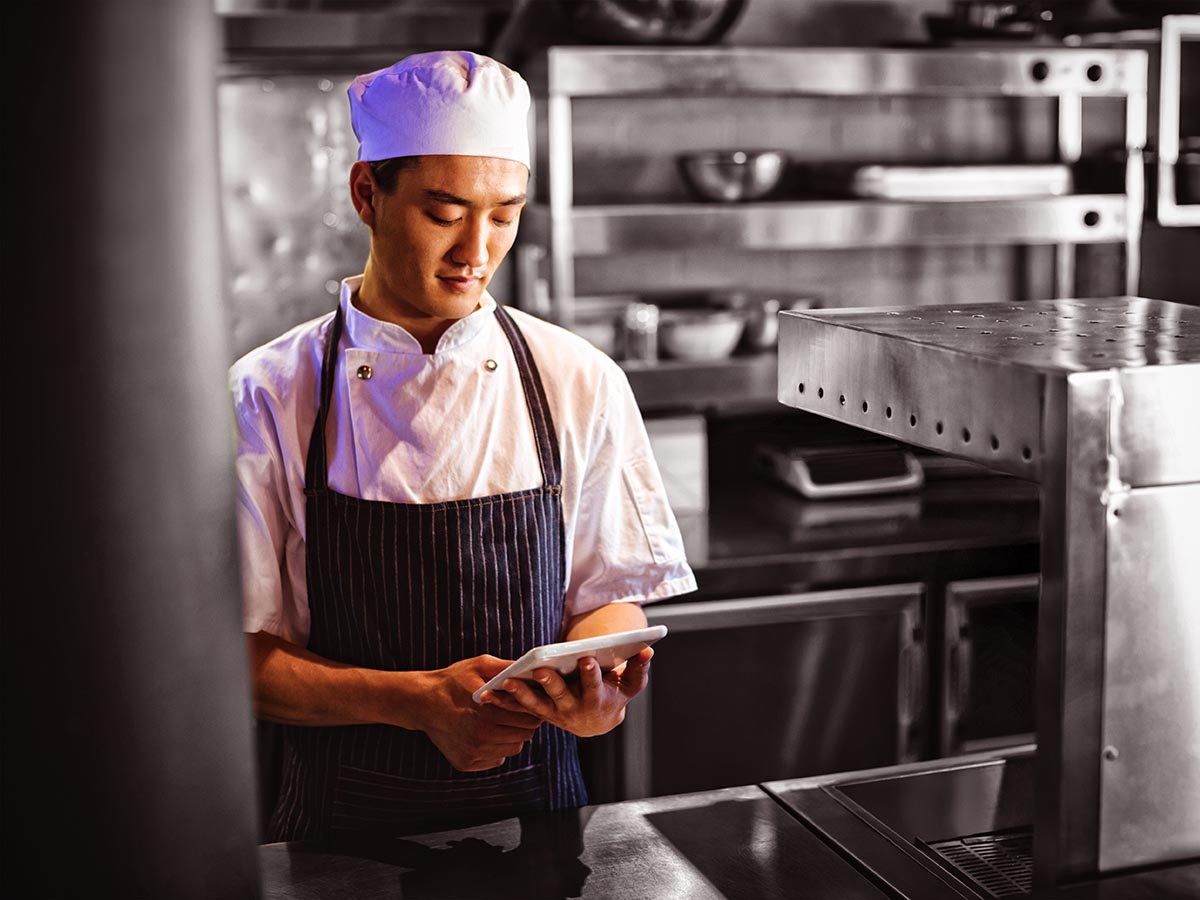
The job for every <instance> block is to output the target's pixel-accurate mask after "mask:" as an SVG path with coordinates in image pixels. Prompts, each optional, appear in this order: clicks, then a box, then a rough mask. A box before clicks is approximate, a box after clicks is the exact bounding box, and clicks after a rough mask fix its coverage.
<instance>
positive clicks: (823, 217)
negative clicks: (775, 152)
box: [526, 47, 1147, 324]
mask: <svg viewBox="0 0 1200 900" xmlns="http://www.w3.org/2000/svg"><path fill="white" fill-rule="evenodd" d="M1146 70H1147V57H1146V53H1145V52H1144V51H1142V50H1127V49H1120V50H1114V49H1091V48H1087V49H1084V48H1021V49H1015V50H1008V49H988V50H961V49H902V50H892V49H888V50H883V49H880V50H875V49H809V48H804V49H800V48H796V49H790V48H789V49H776V48H711V47H706V48H679V49H676V48H653V49H647V48H626V47H554V48H551V49H550V50H549V51H548V52H547V59H546V72H545V76H544V82H545V83H544V92H543V93H542V96H541V97H540V100H541V101H542V102H545V104H546V111H545V119H546V129H547V142H548V169H549V172H548V183H549V202H548V204H546V205H544V206H535V207H534V208H533V209H531V210H530V211H529V212H528V213H527V216H528V218H527V220H526V228H527V229H528V230H529V232H531V236H532V237H533V238H534V240H536V241H537V242H539V243H540V244H542V245H543V246H545V247H547V248H548V250H549V254H550V298H551V306H552V308H551V310H549V312H551V314H552V315H553V316H554V317H555V318H556V319H558V320H559V321H562V322H564V323H567V324H570V322H571V320H572V314H573V309H572V305H573V304H572V301H573V298H574V296H575V260H576V259H577V258H580V257H587V256H602V255H605V254H608V253H613V252H617V251H625V250H634V249H646V248H649V247H657V248H663V249H678V248H684V247H694V246H698V245H703V244H706V243H707V244H714V245H721V246H726V247H729V246H732V247H740V248H745V249H747V250H804V249H819V248H842V247H844V248H851V247H899V246H930V245H939V246H949V245H963V244H1026V245H1029V244H1042V245H1052V246H1054V247H1056V253H1055V285H1056V291H1057V292H1058V293H1059V294H1060V295H1062V296H1067V295H1069V294H1071V293H1072V287H1073V285H1074V274H1075V273H1074V263H1075V256H1074V248H1075V245H1076V244H1081V243H1104V242H1108V243H1122V244H1124V248H1125V284H1126V289H1127V290H1128V291H1129V292H1130V293H1134V292H1135V291H1136V286H1137V276H1138V239H1139V234H1140V231H1141V224H1142V213H1143V206H1144V185H1143V170H1142V148H1143V146H1144V144H1145V136H1146V83H1147V71H1146ZM746 95H775V96H786V95H797V96H799V95H805V96H826V97H838V96H845V97H853V96H864V95H866V96H879V97H900V96H979V97H1030V98H1034V97H1052V98H1056V100H1057V142H1058V154H1057V155H1058V158H1059V161H1060V162H1063V163H1073V162H1077V161H1079V159H1080V157H1081V155H1082V143H1083V140H1082V102H1083V99H1084V98H1085V97H1120V98H1124V99H1125V101H1126V103H1125V149H1126V151H1127V152H1126V166H1125V191H1124V193H1120V194H1089V195H1082V194H1076V195H1070V196H1064V197H1046V198H1036V199H1025V200H1003V201H971V202H943V203H929V202H896V201H873V200H845V201H813V202H777V203H755V204H738V205H723V204H704V203H686V204H685V203H672V204H646V205H636V204H628V205H625V204H621V205H604V206H576V205H575V203H574V189H573V178H574V159H573V150H572V147H573V144H572V124H573V114H574V109H573V102H574V101H575V100H577V99H580V98H587V97H650V96H693V97H694V96H746Z"/></svg>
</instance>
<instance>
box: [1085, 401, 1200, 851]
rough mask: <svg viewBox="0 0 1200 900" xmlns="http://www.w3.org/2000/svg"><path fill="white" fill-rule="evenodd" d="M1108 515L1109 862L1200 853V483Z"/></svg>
mask: <svg viewBox="0 0 1200 900" xmlns="http://www.w3.org/2000/svg"><path fill="white" fill-rule="evenodd" d="M1192 397H1193V399H1194V398H1195V394H1193V395H1192ZM1107 522H1108V541H1107V546H1108V594H1107V604H1106V606H1105V620H1106V621H1105V659H1104V665H1105V691H1104V709H1103V717H1104V718H1103V741H1102V743H1103V745H1104V746H1103V750H1102V751H1101V756H1102V760H1103V761H1102V762H1101V764H1100V868H1101V869H1102V870H1110V869H1120V868H1126V867H1130V866H1141V865H1147V864H1150V863H1155V862H1161V861H1165V860H1175V859H1183V858H1186V857H1189V856H1197V855H1200V554H1198V553H1197V552H1196V536H1197V535H1200V483H1193V484H1187V485H1175V486H1170V487H1153V488H1143V489H1139V490H1133V491H1130V492H1128V493H1125V494H1121V495H1118V496H1116V497H1115V498H1114V499H1113V501H1112V502H1111V503H1110V504H1109V508H1108V517H1107ZM1148 560H1153V563H1152V564H1149V565H1148V564H1147V561H1148Z"/></svg>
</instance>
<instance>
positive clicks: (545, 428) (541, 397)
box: [496, 304, 562, 487]
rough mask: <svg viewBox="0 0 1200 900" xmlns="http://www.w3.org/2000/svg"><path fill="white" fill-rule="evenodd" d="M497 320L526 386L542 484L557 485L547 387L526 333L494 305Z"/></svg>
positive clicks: (555, 440)
mask: <svg viewBox="0 0 1200 900" xmlns="http://www.w3.org/2000/svg"><path fill="white" fill-rule="evenodd" d="M496 319H497V320H498V321H499V322H500V327H501V328H503V329H504V335H505V337H507V338H508V342H509V343H510V344H511V345H512V350H513V356H515V357H516V359H517V370H518V371H519V372H520V373H521V387H522V388H524V389H525V405H526V406H527V407H528V408H529V418H530V420H531V421H532V422H533V435H534V440H535V441H536V442H537V451H538V463H539V465H540V466H541V468H542V483H543V484H544V485H545V486H546V487H558V486H559V485H560V484H561V483H562V460H561V457H560V456H559V452H558V435H557V434H555V431H554V418H553V416H551V414H550V403H549V401H547V400H546V389H545V387H543V385H542V376H541V375H540V374H539V373H538V367H537V363H536V362H534V359H533V354H532V353H530V352H529V345H528V344H527V343H525V336H524V335H523V334H521V329H520V328H518V327H517V323H516V322H514V321H513V319H512V316H510V315H509V314H508V311H507V310H506V309H505V308H504V307H503V306H500V305H499V304H497V305H496Z"/></svg>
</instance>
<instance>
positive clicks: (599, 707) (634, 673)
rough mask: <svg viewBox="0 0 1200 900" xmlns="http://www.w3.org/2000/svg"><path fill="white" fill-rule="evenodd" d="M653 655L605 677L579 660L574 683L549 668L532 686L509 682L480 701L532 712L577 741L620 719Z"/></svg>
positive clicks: (537, 672) (644, 654) (646, 677)
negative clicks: (578, 738)
mask: <svg viewBox="0 0 1200 900" xmlns="http://www.w3.org/2000/svg"><path fill="white" fill-rule="evenodd" d="M653 655H654V651H653V650H652V649H651V648H649V647H647V648H645V649H644V650H642V651H641V652H640V653H639V654H638V655H637V656H634V657H631V658H630V659H629V660H628V661H627V662H626V663H625V665H624V666H618V667H617V668H616V669H613V670H612V671H611V672H608V673H605V674H601V672H600V666H599V665H598V664H597V663H596V660H595V659H593V658H592V657H585V658H583V659H581V660H580V661H579V678H578V679H577V680H576V681H574V683H571V682H568V681H567V680H566V679H565V678H563V677H562V676H561V675H560V674H558V672H556V671H554V670H553V669H534V671H533V677H534V678H535V679H536V683H535V684H531V683H529V682H527V681H521V680H520V679H516V678H509V679H508V680H506V681H505V682H504V684H503V685H502V689H501V690H496V691H489V692H488V693H487V694H485V695H484V697H483V702H485V703H493V704H495V705H497V706H500V707H503V708H504V709H507V710H511V711H513V712H528V713H532V714H534V715H535V716H538V717H540V718H542V719H544V720H545V721H547V722H549V723H550V724H551V725H556V726H558V727H559V728H561V729H563V730H564V731H569V732H571V733H572V734H574V735H577V736H579V737H594V736H595V735H598V734H605V733H606V732H609V731H612V729H614V728H616V727H617V726H618V725H620V724H621V722H623V721H624V720H625V705H626V704H627V703H628V702H629V701H630V700H632V699H633V698H634V697H636V696H637V695H638V694H640V693H641V692H642V691H643V690H644V689H645V687H646V685H647V684H648V683H649V681H650V657H652V656H653Z"/></svg>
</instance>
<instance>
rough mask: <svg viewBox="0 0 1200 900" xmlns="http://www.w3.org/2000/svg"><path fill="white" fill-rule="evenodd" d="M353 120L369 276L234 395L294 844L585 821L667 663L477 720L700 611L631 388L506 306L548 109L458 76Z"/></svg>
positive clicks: (380, 102)
mask: <svg viewBox="0 0 1200 900" xmlns="http://www.w3.org/2000/svg"><path fill="white" fill-rule="evenodd" d="M349 93H350V108H351V120H352V123H353V125H354V130H355V133H356V135H357V136H358V138H359V141H360V150H359V160H358V162H356V163H355V164H354V166H353V167H352V169H351V171H350V192H351V197H352V199H353V202H354V206H355V209H356V210H357V211H358V214H359V217H360V218H361V219H362V221H363V222H364V223H365V224H366V226H367V227H368V228H369V229H370V232H371V249H370V256H369V258H368V260H367V263H366V267H365V269H364V271H363V274H362V275H361V276H357V277H353V278H348V279H346V280H345V281H344V282H343V284H342V290H341V298H340V302H339V304H338V309H337V310H336V312H334V313H331V314H329V315H326V316H323V317H321V318H319V319H316V320H314V321H311V322H307V323H305V324H302V325H299V326H297V327H296V328H294V329H292V330H291V331H289V332H288V333H287V334H285V335H283V336H282V337H280V338H278V339H276V340H274V341H272V342H271V343H269V344H267V345H265V346H264V347H260V348H259V349H257V350H254V351H252V352H251V353H249V354H248V355H247V356H246V357H244V358H243V359H241V360H239V361H238V362H237V363H236V364H235V365H234V366H233V368H232V369H231V371H230V381H231V386H232V389H233V393H234V400H235V408H236V412H237V423H238V429H239V451H238V459H237V469H238V477H239V487H240V506H239V540H240V544H241V551H242V569H243V571H242V581H243V592H244V595H245V624H244V627H245V630H246V631H247V633H248V635H249V637H248V640H249V649H250V664H251V677H252V681H253V689H254V694H255V700H256V705H257V709H258V714H259V716H260V717H261V718H264V719H268V720H272V721H275V722H280V723H283V724H284V725H286V726H287V727H286V728H285V747H284V760H283V775H282V783H281V788H280V798H279V802H278V804H277V806H276V808H275V810H274V812H273V814H272V817H271V824H270V832H271V837H272V839H275V840H285V839H301V838H312V839H322V838H330V837H334V836H337V835H341V834H362V833H370V834H375V835H391V834H403V833H413V832H419V831H432V830H438V829H441V828H446V827H453V826H457V825H464V824H468V823H470V822H472V821H478V820H480V819H486V818H498V817H503V816H508V815H514V814H518V813H521V812H524V811H529V810H536V809H562V808H570V807H574V806H578V805H580V804H582V803H585V802H586V793H585V790H584V787H583V783H582V779H581V776H580V769H579V762H578V756H577V753H576V745H575V739H576V737H577V736H590V735H596V734H602V733H604V732H606V731H608V730H610V729H612V728H613V727H615V726H616V725H617V724H619V723H620V722H621V720H622V719H623V718H624V710H625V704H626V703H627V702H628V701H629V700H630V699H631V698H632V697H633V696H635V695H636V694H637V693H638V692H639V691H641V690H642V689H643V688H644V687H645V685H646V683H647V679H648V667H649V660H650V656H651V653H650V651H649V650H646V651H643V652H642V653H641V654H640V655H639V656H637V657H635V658H634V659H632V660H630V662H629V663H628V665H627V667H626V668H625V670H624V672H622V673H608V674H602V673H600V672H599V671H598V669H597V666H596V664H595V661H594V660H584V661H582V662H581V664H580V671H579V673H578V674H579V679H578V681H573V682H568V681H567V680H564V679H563V678H561V677H560V676H558V675H557V673H554V672H551V671H548V670H542V671H540V672H539V674H540V675H541V679H540V680H541V685H540V687H537V688H530V687H528V686H526V685H524V684H522V683H514V682H511V681H510V682H507V683H506V684H505V688H506V690H504V691H498V692H493V693H491V694H489V695H485V696H486V697H487V702H485V703H483V704H476V703H474V702H473V701H472V699H471V693H472V692H473V691H474V690H476V689H477V688H478V687H479V686H480V685H482V684H483V683H484V682H485V681H487V680H488V679H489V678H491V677H492V676H494V675H496V674H497V673H499V672H500V671H502V670H503V669H504V667H505V666H506V665H507V663H508V662H509V661H510V660H512V659H515V658H516V657H518V656H520V655H521V654H522V653H523V652H525V651H526V650H528V649H530V648H531V647H534V646H536V645H538V644H542V643H547V642H552V641H557V640H573V639H577V638H583V637H589V636H594V635H598V634H605V633H612V632H616V631H624V630H627V629H630V628H637V627H641V626H643V625H644V624H645V621H646V620H645V616H644V615H643V613H642V611H641V608H640V605H639V604H640V603H643V602H646V601H650V600H655V599H660V598H663V597H669V596H674V595H677V594H681V593H684V592H687V591H690V590H694V589H695V579H694V577H693V575H692V572H691V570H690V569H689V567H688V565H687V562H686V560H685V558H684V554H683V547H682V541H681V539H680V536H679V531H678V527H677V525H676V522H675V519H674V517H673V516H672V514H671V511H670V508H669V507H668V505H667V503H666V501H665V498H664V493H663V488H662V482H661V478H660V477H659V473H658V470H657V468H656V467H655V464H654V460H653V457H652V456H651V453H650V449H649V445H648V441H647V439H646V434H645V428H644V426H643V424H642V421H641V418H640V416H639V414H638V410H637V406H636V404H635V402H634V399H633V396H632V394H631V392H630V390H629V386H628V383H627V381H626V380H625V378H624V375H623V373H622V372H621V370H620V368H619V367H617V366H616V365H615V364H614V363H612V362H611V361H610V360H609V359H608V358H607V357H605V356H603V354H601V353H600V352H599V351H597V350H596V349H594V348H593V347H591V345H589V344H587V343H586V342H585V341H583V340H582V339H580V338H579V337H577V336H575V335H573V334H571V333H570V332H567V331H565V330H563V329H561V328H558V327H556V326H553V325H550V324H548V323H546V322H543V321H540V320H538V319H536V318H534V317H532V316H530V315H527V314H525V313H522V312H520V311H517V310H511V311H509V310H505V309H503V308H501V307H498V306H497V305H496V303H495V302H494V301H493V300H492V298H491V297H490V296H489V295H488V293H487V291H486V288H487V285H488V282H489V280H490V279H491V277H492V274H493V273H494V272H495V270H496V267H497V266H498V265H499V264H500V262H501V261H502V260H503V259H504V256H505V254H507V252H508V251H509V249H510V248H511V246H512V244H513V240H514V238H515V236H516V231H517V224H518V220H519V217H520V214H521V210H522V208H523V206H524V204H525V201H526V192H527V189H528V179H529V145H528V129H527V117H528V108H529V92H528V88H527V87H526V85H525V83H524V81H522V79H521V78H520V76H519V75H517V74H516V73H515V72H512V71H511V70H509V69H507V68H506V67H504V66H502V65H501V64H499V63H497V62H496V61H494V60H491V59H488V58H487V57H483V56H478V55H475V54H471V53H459V52H437V53H426V54H418V55H416V56H412V57H409V58H407V59H405V60H402V61H401V62H399V63H397V64H396V65H394V66H391V67H389V68H387V69H382V70H380V71H378V72H373V73H371V74H369V75H364V76H361V77H359V78H357V79H355V81H354V82H353V84H352V85H351V88H350V92H349Z"/></svg>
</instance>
